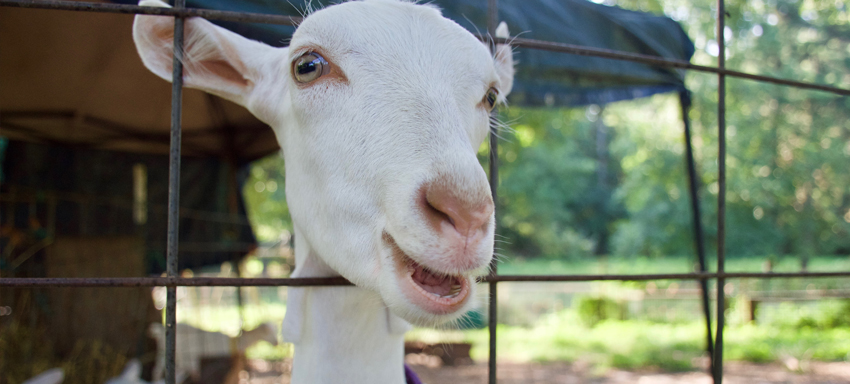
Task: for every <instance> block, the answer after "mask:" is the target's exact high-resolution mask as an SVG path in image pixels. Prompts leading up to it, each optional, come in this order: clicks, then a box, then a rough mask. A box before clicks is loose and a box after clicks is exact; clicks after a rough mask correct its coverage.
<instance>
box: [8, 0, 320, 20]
mask: <svg viewBox="0 0 850 384" xmlns="http://www.w3.org/2000/svg"><path fill="white" fill-rule="evenodd" d="M0 6H3V7H17V8H36V9H54V10H62V11H80V12H101V13H120V14H141V15H155V16H174V17H184V18H185V17H203V18H205V19H208V20H221V21H234V22H243V23H263V24H280V25H291V26H296V25H298V24H300V23H301V21H302V20H303V19H304V18H302V17H297V16H283V15H268V14H262V13H247V12H232V11H216V10H211V9H199V8H182V9H178V8H177V7H175V8H160V7H142V6H138V5H129V4H109V3H89V2H83V1H62V0H0Z"/></svg>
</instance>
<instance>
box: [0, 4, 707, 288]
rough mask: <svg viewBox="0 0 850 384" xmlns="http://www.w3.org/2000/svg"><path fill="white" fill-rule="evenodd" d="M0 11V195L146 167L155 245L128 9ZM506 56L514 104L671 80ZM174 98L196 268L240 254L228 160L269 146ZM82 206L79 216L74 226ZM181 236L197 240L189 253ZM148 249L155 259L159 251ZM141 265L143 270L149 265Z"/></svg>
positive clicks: (454, 9) (207, 106)
mask: <svg viewBox="0 0 850 384" xmlns="http://www.w3.org/2000/svg"><path fill="white" fill-rule="evenodd" d="M115 2H120V3H131V4H133V3H135V1H125V0H120V1H115ZM304 3H305V2H304V1H297V0H242V1H230V0H189V1H188V6H189V7H197V8H209V9H220V10H230V11H245V12H256V13H273V14H288V15H297V14H299V10H300V9H303V8H304V5H303V4H304ZM433 3H434V4H436V5H438V6H439V7H441V8H442V9H443V14H444V15H445V16H447V17H449V18H451V19H453V20H455V21H456V22H458V23H459V24H460V25H462V26H464V27H465V28H467V29H469V30H470V31H473V32H477V31H482V32H483V31H486V1H485V0H452V1H450V0H444V1H434V2H433ZM499 19H500V20H504V21H506V22H507V23H508V26H509V27H510V29H511V33H512V34H514V35H516V34H520V35H521V36H522V37H524V38H531V39H539V40H547V41H554V42H561V43H569V44H576V45H586V46H591V47H598V48H605V49H614V50H622V51H627V52H634V53H641V54H647V55H657V56H661V57H666V58H672V59H680V60H690V57H691V55H692V54H693V44H692V43H691V42H690V40H689V39H688V38H687V36H686V35H685V33H684V32H683V31H682V28H681V27H680V26H679V25H678V24H677V23H675V22H674V21H672V20H670V19H668V18H665V17H659V16H653V15H649V14H646V13H640V12H633V11H628V10H623V9H620V8H616V7H609V6H604V5H599V4H594V3H590V2H587V1H584V0H536V1H527V0H500V1H499ZM0 20H3V22H2V23H0V47H2V50H3V52H2V55H0V85H2V87H0V135H2V136H5V137H7V138H9V139H11V141H9V142H7V143H6V144H8V147H7V148H6V150H5V152H6V156H5V161H4V160H3V159H2V158H1V157H0V170H2V175H3V176H4V177H5V180H4V182H3V183H2V185H0V186H2V187H3V193H8V192H9V191H10V189H9V187H10V186H14V187H15V188H18V189H19V190H26V191H34V193H35V194H36V195H37V196H42V197H43V196H45V194H44V191H49V192H50V193H54V192H55V193H61V194H65V195H68V196H75V195H85V196H90V197H91V196H95V197H96V196H101V197H104V200H109V199H111V198H113V197H117V198H123V199H124V200H125V201H132V194H131V186H132V179H131V178H130V175H131V174H132V169H131V168H132V165H133V164H136V163H144V164H147V166H148V170H149V201H150V204H151V208H150V209H151V210H150V211H149V212H150V216H149V217H150V218H151V219H150V222H149V225H148V227H147V230H148V233H147V234H146V235H145V236H146V239H147V243H148V245H149V246H150V249H155V250H159V249H164V237H165V215H164V211H162V210H161V209H160V208H157V207H161V206H162V205H164V204H165V201H166V200H165V191H166V190H167V185H165V184H164V183H165V180H167V177H166V176H165V175H166V174H167V158H166V156H164V154H166V153H167V152H168V137H169V136H168V132H169V122H170V119H169V116H170V86H169V84H168V83H166V82H164V81H162V80H160V79H159V78H157V77H156V76H154V75H153V74H151V73H150V72H148V71H147V70H145V69H144V67H143V66H142V64H141V61H140V60H139V58H138V57H137V54H136V51H135V47H134V46H133V42H132V38H131V25H132V16H131V15H115V14H95V13H85V12H60V11H49V10H33V9H18V8H8V7H0ZM219 24H220V25H223V26H225V27H227V28H230V29H232V30H234V31H236V32H237V33H240V34H243V35H245V36H247V37H249V38H253V39H256V40H261V41H264V42H266V43H268V44H271V45H274V46H283V45H285V44H286V42H287V41H288V39H289V37H290V36H291V34H292V32H293V31H294V28H293V27H287V26H279V25H268V24H239V23H228V22H219ZM515 59H516V60H517V63H518V64H517V76H516V79H515V84H514V91H513V92H512V94H511V96H510V97H509V99H510V101H511V103H512V104H514V105H520V106H543V105H546V106H570V105H583V104H591V103H599V104H604V103H608V102H613V101H617V100H625V99H631V98H636V97H643V96H648V95H651V94H654V93H658V92H666V91H672V90H683V89H684V83H683V73H682V72H681V71H678V70H673V69H664V68H653V67H651V66H648V65H646V64H639V63H633V62H627V61H618V60H610V59H601V58H594V57H587V56H577V55H569V54H561V53H553V52H546V51H538V50H532V49H517V50H516V52H515ZM183 106H184V111H183V124H184V136H183V151H184V154H185V155H187V156H188V157H191V158H192V159H190V158H184V162H183V180H182V184H181V193H182V198H181V206H182V207H184V209H186V212H190V211H191V212H203V214H202V215H200V216H197V215H196V217H194V218H193V217H192V215H187V216H184V217H183V219H182V220H181V223H180V227H181V237H180V239H181V259H180V262H181V267H197V266H201V265H206V264H214V263H218V262H220V261H223V260H226V259H232V258H233V256H234V253H237V254H244V251H242V250H236V248H239V247H243V248H244V245H245V244H249V245H250V244H253V243H254V237H253V235H252V233H251V231H250V227H248V226H247V225H244V223H245V222H246V221H245V210H244V207H243V204H242V200H241V194H240V193H239V192H240V191H239V188H234V187H232V186H233V183H234V180H244V178H240V177H234V175H235V174H237V173H238V172H236V171H235V169H236V168H234V166H233V165H231V164H235V165H237V166H239V165H244V164H245V163H246V162H247V161H250V160H253V159H257V158H259V157H261V156H263V155H266V154H269V153H272V152H274V151H276V150H277V149H278V147H277V142H276V140H275V139H274V136H273V133H272V131H271V129H269V128H268V127H266V126H265V125H264V124H262V123H261V122H259V121H258V120H257V119H256V118H254V117H253V116H251V115H250V114H249V113H248V112H247V111H246V110H245V109H243V108H241V107H239V106H236V105H234V104H232V103H229V102H227V101H224V100H221V99H219V98H217V97H215V96H210V95H206V94H204V93H202V92H200V91H196V90H191V89H187V90H186V91H185V93H184V101H183ZM25 142H35V143H25ZM0 144H3V145H5V144H4V143H3V142H0ZM68 145H71V146H72V148H73V149H71V148H68ZM0 146H2V145H0ZM0 152H3V151H0ZM239 184H240V185H241V182H240V183H239ZM234 190H235V191H236V192H235V193H233V191H234ZM225 191H230V192H229V193H225ZM234 199H236V200H235V202H234ZM39 201H41V202H42V203H44V202H45V201H46V200H44V199H41V200H39ZM95 203H96V201H95ZM63 204H64V203H63ZM75 204H76V205H75ZM234 204H235V206H236V210H235V211H234ZM28 207H32V206H31V205H29V204H18V205H14V207H13V206H12V205H4V207H3V209H4V210H5V211H6V212H9V211H8V209H14V210H15V213H16V215H13V216H14V218H13V220H14V222H15V223H16V225H15V226H16V227H18V228H28V227H27V226H30V225H31V223H28V222H26V220H25V217H26V215H28V213H27V212H28V211H27V209H28ZM63 207H64V208H63ZM57 209H59V211H57V214H58V215H60V217H59V219H61V220H62V221H63V223H64V224H62V225H63V226H60V227H61V228H57V232H59V233H64V234H103V235H109V234H125V232H132V231H134V230H136V229H135V226H134V225H133V224H132V222H131V221H130V220H131V215H130V213H129V212H130V211H128V210H127V209H126V207H125V208H121V209H124V211H121V209H119V208H115V207H112V208H110V209H106V208H104V207H100V208H97V207H96V204H95V206H92V205H90V206H88V207H84V206H83V205H80V204H79V203H67V204H65V205H60V206H59V207H57ZM92 209H93V211H91V210H92ZM86 210H89V211H86ZM228 212H230V213H232V212H236V215H237V216H238V218H237V220H236V221H235V222H236V224H232V223H231V224H225V223H222V222H221V220H219V219H221V217H222V215H229V213H228ZM3 217H5V218H9V217H10V216H9V215H4V216H3ZM85 217H88V218H89V219H90V220H92V223H90V224H81V221H80V220H83V218H85ZM216 218H218V219H216ZM192 220H196V222H193V221H192ZM216 220H218V221H216ZM75 223H77V224H75ZM216 223H218V224H216ZM240 223H241V224H240ZM2 224H4V225H7V224H10V223H8V222H4V223H2ZM17 224H19V225H17ZM89 225H91V226H89ZM193 244H194V245H195V246H198V245H203V244H205V245H203V246H202V247H207V249H197V250H196V252H194V253H193V251H192V246H193ZM207 251H213V252H207ZM154 253H155V252H154ZM154 256H156V257H154V259H156V260H161V256H162V255H154ZM152 263H153V264H154V265H152V266H151V271H154V272H155V271H159V270H161V269H160V268H161V266H160V265H156V264H157V263H158V262H155V261H152Z"/></svg>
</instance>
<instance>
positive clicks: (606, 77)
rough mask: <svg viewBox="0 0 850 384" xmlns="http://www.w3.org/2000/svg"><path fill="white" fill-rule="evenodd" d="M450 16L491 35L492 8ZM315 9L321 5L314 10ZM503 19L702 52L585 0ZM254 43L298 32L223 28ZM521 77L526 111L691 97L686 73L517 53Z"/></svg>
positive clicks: (196, 2)
mask: <svg viewBox="0 0 850 384" xmlns="http://www.w3.org/2000/svg"><path fill="white" fill-rule="evenodd" d="M304 3H305V2H303V1H280V0H243V1H239V2H233V1H229V0H189V1H188V5H187V6H189V7H196V8H209V9H220V10H229V11H241V12H255V13H270V14H284V15H299V14H301V12H302V10H303V9H305V5H304ZM429 3H430V4H434V5H437V6H438V7H440V8H441V9H442V10H443V15H444V16H446V17H448V18H450V19H452V20H454V21H455V22H457V23H458V24H460V25H461V26H463V27H464V28H466V29H468V30H469V31H471V32H473V33H478V32H482V33H486V31H487V21H486V17H487V16H486V15H487V1H485V0H443V1H432V2H429ZM314 5H315V4H314ZM498 6H499V20H500V21H505V22H506V23H507V24H508V27H509V29H510V31H511V35H518V36H520V37H522V38H527V39H535V40H544V41H552V42H558V43H566V44H574V45H581V46H588V47H594V48H603V49H609V50H617V51H625V52H631V53H639V54H644V55H651V56H659V57H663V58H668V59H677V60H684V61H690V59H691V56H693V53H694V45H693V43H692V42H691V40H690V39H689V38H688V36H687V35H686V34H685V32H684V31H683V30H682V27H681V26H680V25H679V24H678V23H677V22H675V21H673V20H672V19H670V18H667V17H664V16H656V15H652V14H649V13H644V12H635V11H629V10H625V9H622V8H619V7H612V6H606V5H602V4H596V3H592V2H589V1H585V0H535V1H528V0H500V1H499V2H498ZM218 24H220V25H222V26H224V27H226V28H228V29H231V30H233V31H235V32H237V33H240V34H242V35H244V36H247V37H249V38H252V39H255V40H260V41H263V42H265V43H267V44H270V45H274V46H283V45H286V42H288V41H289V38H290V37H291V36H292V32H293V31H294V28H293V27H288V26H279V25H261V24H243V23H229V22H219V23H218ZM515 59H516V61H517V66H516V69H517V76H516V79H515V80H514V89H513V91H512V94H511V95H510V97H509V99H510V101H511V103H512V104H513V105H521V106H576V105H586V104H605V103H610V102H614V101H619V100H628V99H635V98H640V97H645V96H649V95H653V94H656V93H661V92H669V91H684V90H685V86H684V72H683V71H681V70H676V69H672V68H657V67H653V66H650V65H648V64H641V63H635V62H629V61H622V60H613V59H603V58H598V57H589V56H579V55H571V54H563V53H556V52H549V51H542V50H536V49H517V50H516V52H515Z"/></svg>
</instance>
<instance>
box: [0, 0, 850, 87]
mask: <svg viewBox="0 0 850 384" xmlns="http://www.w3.org/2000/svg"><path fill="white" fill-rule="evenodd" d="M0 6H5V7H17V8H36V9H55V10H65V11H82V12H104V13H121V14H143V15H156V16H176V17H203V18H205V19H208V20H221V21H234V22H244V23H263V24H278V25H290V26H297V25H298V24H299V23H301V21H302V20H303V18H302V17H298V16H283V15H269V14H263V13H243V12H232V11H216V10H210V9H199V8H184V9H174V8H158V7H142V6H138V5H126V4H108V3H88V2H76V1H61V0H0ZM476 36H477V37H478V38H479V39H481V40H483V41H487V40H489V39H491V38H490V37H489V36H486V35H482V34H478V35H476ZM492 40H494V41H495V42H496V43H499V44H510V45H512V46H514V47H517V48H531V49H540V50H546V51H551V52H560V53H567V54H573V55H582V56H593V57H601V58H606V59H613V60H624V61H632V62H638V63H644V64H651V65H655V66H659V67H668V68H679V69H687V70H692V71H698V72H707V73H714V74H723V75H726V76H729V77H737V78H742V79H748V80H754V81H759V82H764V83H771V84H779V85H786V86H791V87H797V88H803V89H811V90H818V91H824V92H830V93H834V94H837V95H844V96H848V95H850V89H845V88H839V87H833V86H829V85H824V84H816V83H810V82H804V81H795V80H788V79H782V78H778V77H772V76H765V75H756V74H751V73H746V72H740V71H735V70H729V69H725V68H718V67H711V66H706V65H697V64H691V63H690V62H687V61H683V60H674V59H665V58H663V57H659V56H650V55H642V54H638V53H632V52H624V51H615V50H610V49H602V48H594V47H588V46H581V45H573V44H564V43H556V42H551V41H542V40H534V39H524V38H519V37H512V38H507V39H505V38H493V39H492Z"/></svg>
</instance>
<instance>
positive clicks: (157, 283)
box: [0, 271, 850, 288]
mask: <svg viewBox="0 0 850 384" xmlns="http://www.w3.org/2000/svg"><path fill="white" fill-rule="evenodd" d="M848 277H850V271H845V272H787V273H764V272H723V273H716V272H706V273H660V274H641V275H614V274H612V275H494V276H486V277H481V278H479V279H478V282H479V283H490V282H511V283H523V282H549V283H569V282H580V281H647V280H705V279H717V278H724V279H741V278H750V279H787V278H848ZM348 285H353V284H352V283H351V282H349V281H348V280H346V279H345V278H343V277H318V278H316V277H309V278H308V277H301V278H233V277H191V278H188V277H7V278H0V287H4V288H27V287H38V288H48V287H68V288H80V287H287V286H288V287H319V286H348Z"/></svg>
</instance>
